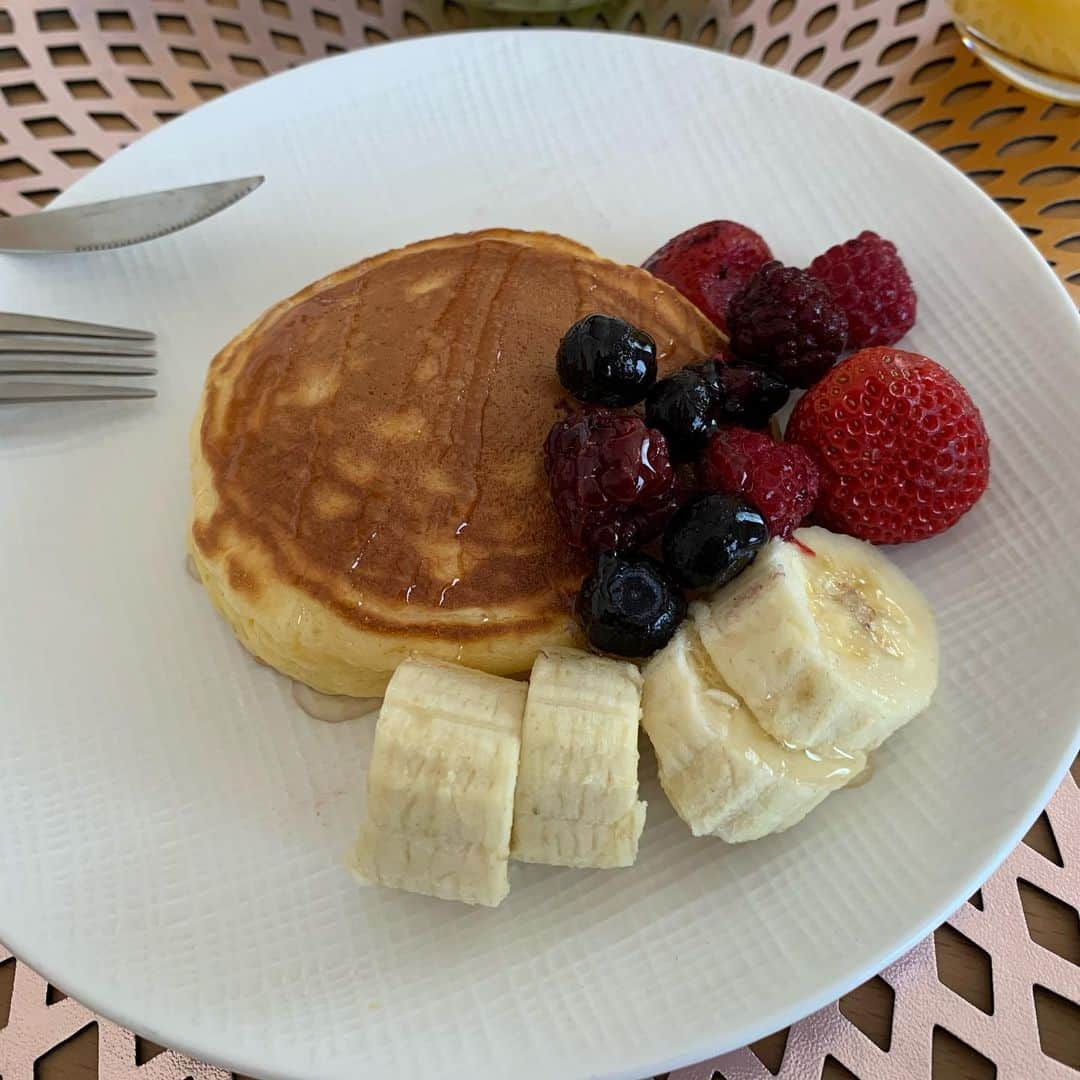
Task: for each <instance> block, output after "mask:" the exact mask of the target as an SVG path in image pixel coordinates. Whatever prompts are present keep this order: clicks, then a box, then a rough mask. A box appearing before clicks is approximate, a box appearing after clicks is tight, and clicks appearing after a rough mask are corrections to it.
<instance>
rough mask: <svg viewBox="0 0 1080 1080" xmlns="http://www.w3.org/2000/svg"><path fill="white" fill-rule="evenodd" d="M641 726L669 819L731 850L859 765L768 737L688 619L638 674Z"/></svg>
mask: <svg viewBox="0 0 1080 1080" xmlns="http://www.w3.org/2000/svg"><path fill="white" fill-rule="evenodd" d="M759 557H760V556H759ZM642 725H643V726H644V728H645V730H646V732H647V733H648V736H649V739H650V741H651V742H652V745H653V749H654V750H655V751H656V760H657V764H658V766H659V774H660V784H661V786H662V787H663V789H664V791H665V792H666V794H667V796H668V798H669V799H670V800H671V804H672V805H673V806H674V807H675V810H676V812H677V813H678V815H679V816H680V817H681V818H682V819H683V820H684V821H685V822H686V823H687V824H688V825H689V826H690V829H691V831H692V832H693V834H694V835H695V836H719V837H721V838H722V839H723V840H726V841H727V842H728V843H732V844H734V843H740V842H742V841H745V840H756V839H758V838H759V837H762V836H766V835H767V834H769V833H773V832H780V831H782V830H784V829H787V828H790V827H791V826H792V825H795V824H796V823H797V822H799V821H801V820H802V819H803V818H804V817H805V816H806V815H807V814H808V813H809V812H810V811H811V810H813V808H814V807H815V806H817V805H818V803H820V802H821V801H822V800H823V799H824V798H825V797H826V795H828V794H829V793H830V792H832V791H835V790H836V789H837V788H839V787H843V786H844V784H846V783H847V782H848V781H849V780H850V779H851V778H852V776H854V775H855V773H857V772H859V771H860V770H861V769H862V768H863V767H864V766H865V764H866V758H865V755H863V754H860V753H854V754H843V753H841V752H839V751H837V752H835V753H831V754H830V755H829V756H828V757H823V756H821V755H819V754H815V753H813V752H811V751H802V750H794V749H788V748H785V747H784V746H781V745H780V743H778V742H776V740H774V739H773V738H771V737H770V736H769V735H768V734H767V733H766V732H765V731H764V730H763V729H762V728H761V726H760V725H759V724H758V723H757V721H756V720H755V719H754V717H753V715H752V714H751V713H750V711H749V710H748V709H747V708H746V707H745V705H743V703H742V702H741V701H740V700H739V699H738V698H737V697H736V696H735V695H734V694H733V693H732V692H731V690H730V688H729V687H728V686H727V685H726V684H725V683H724V680H723V678H722V677H721V676H720V675H719V673H718V672H717V671H716V669H715V667H714V666H713V664H712V661H711V659H710V657H709V654H708V653H707V652H706V650H705V647H704V645H703V644H702V641H701V638H700V636H699V632H698V626H697V625H696V624H695V622H693V621H689V620H688V621H687V622H686V623H684V624H683V626H682V627H681V628H680V629H679V631H678V633H677V634H676V635H675V637H674V638H673V639H672V640H671V641H670V642H669V643H668V645H667V646H665V648H664V649H663V650H662V651H661V652H659V653H657V655H656V656H654V657H653V658H652V659H651V660H650V661H649V662H648V664H647V665H646V667H645V689H644V696H643V700H642Z"/></svg>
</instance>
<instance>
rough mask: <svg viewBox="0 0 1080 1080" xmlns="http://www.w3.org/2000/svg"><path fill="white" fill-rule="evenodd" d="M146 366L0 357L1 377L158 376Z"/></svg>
mask: <svg viewBox="0 0 1080 1080" xmlns="http://www.w3.org/2000/svg"><path fill="white" fill-rule="evenodd" d="M156 374H157V368H153V367H147V366H146V365H144V364H110V363H108V362H107V361H103V360H60V359H52V360H37V359H34V358H33V357H30V358H29V359H26V360H20V359H19V358H18V357H14V358H12V357H5V356H3V355H0V375H156Z"/></svg>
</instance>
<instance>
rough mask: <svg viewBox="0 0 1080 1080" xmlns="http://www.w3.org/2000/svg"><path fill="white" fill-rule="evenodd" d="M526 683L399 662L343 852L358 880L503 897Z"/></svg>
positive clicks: (490, 901)
mask: <svg viewBox="0 0 1080 1080" xmlns="http://www.w3.org/2000/svg"><path fill="white" fill-rule="evenodd" d="M526 690H527V688H526V686H525V684H524V683H520V682H515V681H513V680H512V679H503V678H499V677H498V676H495V675H487V674H484V673H483V672H479V671H472V670H470V669H469V668H464V667H460V666H458V665H456V664H448V663H443V662H440V661H434V660H422V659H411V660H405V661H404V662H403V663H401V664H400V665H399V666H398V668H397V670H396V671H395V672H394V676H393V678H392V679H391V680H390V685H389V686H388V687H387V689H386V698H385V700H384V701H383V704H382V708H381V709H380V710H379V719H378V721H377V723H376V727H375V747H374V751H373V753H372V758H371V765H370V768H369V770H368V798H367V807H368V820H367V822H366V824H365V825H364V826H363V829H362V831H361V834H360V838H359V840H358V841H357V844H356V848H355V850H354V851H353V853H352V858H351V865H352V869H353V872H354V874H355V875H356V876H357V878H358V879H359V880H361V881H363V882H364V883H377V884H380V885H387V886H389V887H391V888H395V889H406V890H408V891H409V892H417V893H424V894H425V895H427V896H438V897H441V898H442V899H444V900H462V901H464V902H465V903H467V904H484V905H487V906H489V907H495V906H496V905H497V904H498V903H499V902H500V901H501V900H502V899H503V898H504V897H505V896H506V894H507V892H508V891H509V889H510V883H509V879H508V877H507V859H508V857H509V850H510V829H511V825H512V822H513V810H514V784H515V780H516V778H517V769H518V756H519V751H520V745H521V718H522V714H523V713H524V711H525V695H526Z"/></svg>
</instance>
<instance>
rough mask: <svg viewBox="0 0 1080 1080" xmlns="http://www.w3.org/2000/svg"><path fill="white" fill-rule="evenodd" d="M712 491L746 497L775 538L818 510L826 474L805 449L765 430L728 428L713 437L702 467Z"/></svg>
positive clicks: (705, 483) (702, 477)
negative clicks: (781, 441) (772, 436)
mask: <svg viewBox="0 0 1080 1080" xmlns="http://www.w3.org/2000/svg"><path fill="white" fill-rule="evenodd" d="M698 479H699V480H700V481H701V484H702V486H703V487H704V488H706V489H707V490H709V491H720V492H724V493H728V494H738V495H743V496H745V498H746V499H747V500H748V501H749V502H751V503H753V504H754V506H756V507H757V508H758V510H760V511H761V513H762V514H763V515H764V517H765V520H766V521H767V522H768V525H769V532H770V533H771V534H772V535H773V536H785V537H786V536H790V535H791V533H792V531H793V530H794V529H796V528H797V527H798V526H799V525H800V524H801V523H802V522H803V520H804V519H805V518H806V516H807V515H808V514H809V513H810V511H811V510H812V509H813V508H814V501H815V500H816V499H817V494H818V489H819V487H820V484H821V474H820V471H819V470H818V467H817V464H816V463H815V462H814V459H813V458H812V457H811V456H810V455H809V454H808V453H807V452H806V451H805V450H804V449H803V448H802V447H801V446H790V445H788V444H786V443H778V442H776V440H775V439H773V438H771V437H770V436H768V435H766V434H764V432H761V431H750V430H749V429H748V428H737V427H733V428H724V429H723V430H721V431H719V432H717V434H715V435H714V436H713V437H712V438H711V439H710V440H709V445H708V447H707V449H706V450H705V455H704V457H702V459H701V464H700V465H699V466H698Z"/></svg>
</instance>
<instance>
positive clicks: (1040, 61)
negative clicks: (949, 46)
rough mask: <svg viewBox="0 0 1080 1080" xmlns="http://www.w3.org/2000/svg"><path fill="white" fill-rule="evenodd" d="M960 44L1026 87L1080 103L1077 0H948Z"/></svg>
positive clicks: (1063, 99)
mask: <svg viewBox="0 0 1080 1080" xmlns="http://www.w3.org/2000/svg"><path fill="white" fill-rule="evenodd" d="M952 7H953V15H954V17H955V19H956V26H957V29H958V30H959V31H960V34H961V36H962V37H963V39H964V43H965V44H966V45H967V46H968V48H969V49H971V50H972V52H974V53H975V54H976V55H977V56H978V57H979V58H980V59H981V60H983V61H984V62H985V63H986V64H988V65H989V66H990V67H992V68H993V69H994V70H995V71H997V72H998V73H999V74H1001V75H1004V76H1005V78H1007V79H1009V80H1011V81H1012V82H1014V83H1016V84H1017V85H1018V86H1022V87H1023V88H1024V89H1025V90H1031V91H1032V92H1033V93H1036V94H1042V95H1043V96H1045V97H1051V98H1055V99H1057V100H1059V101H1065V102H1067V103H1069V104H1072V105H1076V104H1080V0H952Z"/></svg>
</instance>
